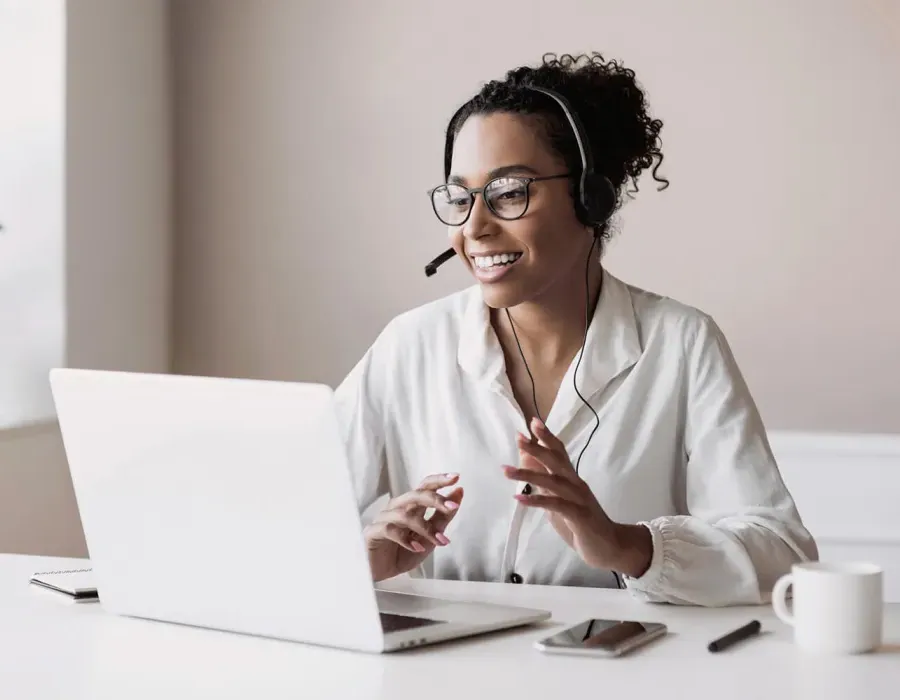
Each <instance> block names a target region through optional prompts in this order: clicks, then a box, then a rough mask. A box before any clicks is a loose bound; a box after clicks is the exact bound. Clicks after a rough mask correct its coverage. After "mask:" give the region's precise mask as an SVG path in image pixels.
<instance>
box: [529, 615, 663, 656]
mask: <svg viewBox="0 0 900 700" xmlns="http://www.w3.org/2000/svg"><path fill="white" fill-rule="evenodd" d="M658 627H660V625H659V624H655V623H649V622H646V623H645V622H634V621H632V620H585V621H584V622H582V623H580V624H578V625H575V626H574V627H569V628H568V629H565V630H563V631H562V632H559V633H558V634H555V635H553V636H552V637H548V638H547V639H545V640H544V641H543V644H544V646H546V647H555V648H559V647H565V648H572V647H580V648H582V649H590V648H596V647H599V648H602V649H610V650H612V649H617V648H618V647H621V646H623V645H625V644H627V643H628V642H630V641H631V640H632V639H634V638H635V637H641V636H644V635H645V634H648V633H650V632H654V631H656V629H657V628H658Z"/></svg>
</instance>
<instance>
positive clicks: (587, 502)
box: [337, 54, 817, 605]
mask: <svg viewBox="0 0 900 700" xmlns="http://www.w3.org/2000/svg"><path fill="white" fill-rule="evenodd" d="M536 88H547V89H549V90H551V91H553V92H554V93H556V94H558V95H560V96H561V97H562V98H563V99H564V100H565V101H566V102H567V103H568V105H569V106H570V107H571V109H572V110H573V111H574V113H575V115H576V117H577V118H579V119H580V122H581V124H582V126H583V130H584V133H585V136H586V137H587V142H588V143H587V144H586V146H587V148H588V154H589V155H588V157H590V154H592V156H593V168H594V171H595V173H596V174H597V177H595V178H593V179H592V180H589V181H588V183H587V185H588V186H589V188H593V189H594V190H595V191H593V192H587V193H586V194H585V195H584V196H585V197H593V204H594V205H596V202H597V201H598V200H599V201H601V202H602V201H603V199H604V198H606V199H608V202H607V204H608V206H607V211H605V212H604V213H603V214H602V215H600V214H597V212H596V211H588V209H592V210H594V209H596V206H593V207H590V206H587V205H588V204H590V203H591V202H587V203H585V202H583V201H582V194H581V191H580V189H579V188H580V176H581V171H582V167H583V162H584V161H583V160H582V155H581V153H580V151H579V148H578V142H577V141H576V136H575V134H576V131H575V130H574V129H573V126H574V125H573V124H570V123H569V121H568V120H567V117H566V115H565V112H564V111H563V107H562V106H561V105H560V103H558V102H557V100H556V99H553V98H552V96H550V95H548V94H546V93H543V92H540V91H539V90H538V89H536ZM661 127H662V123H661V122H660V121H659V120H656V119H652V118H651V117H650V115H649V114H648V108H647V104H646V103H645V100H644V94H643V92H642V90H641V88H640V87H639V86H638V85H637V83H636V82H635V77H634V73H633V72H632V71H631V70H628V69H625V68H623V67H622V66H621V65H620V64H618V63H616V62H614V61H609V62H607V61H605V60H604V59H603V58H602V57H601V56H600V55H598V54H593V55H592V56H579V57H578V58H573V57H571V56H568V55H566V56H563V57H561V58H558V59H557V58H555V57H553V56H549V57H545V58H544V61H543V63H542V65H540V66H539V67H536V68H531V67H522V68H517V69H515V70H512V71H510V72H509V73H508V74H507V75H506V77H505V79H504V80H499V81H492V82H489V83H487V84H486V85H485V86H484V87H483V88H482V89H481V91H480V92H479V93H478V94H477V95H475V96H474V97H473V98H472V99H471V100H469V101H468V102H467V103H465V104H464V105H463V107H462V108H461V109H460V111H458V112H457V113H456V114H455V115H454V117H453V119H452V120H451V122H450V124H449V126H448V132H447V133H448V144H447V145H448V149H447V163H446V169H447V171H448V172H447V174H448V176H449V177H448V178H447V181H446V182H445V183H444V184H442V185H441V186H439V187H437V188H435V189H434V190H433V191H432V193H431V196H432V204H433V206H434V210H435V213H436V214H437V216H438V218H439V219H440V220H441V221H442V222H443V223H445V224H446V225H447V226H448V231H449V236H450V239H451V241H452V246H453V250H454V251H455V253H456V255H457V256H458V259H459V261H460V262H461V264H462V265H464V266H465V267H466V268H467V269H468V270H469V271H470V272H471V273H472V275H473V276H474V277H475V279H476V280H477V282H478V284H477V285H475V286H473V287H472V288H470V289H467V290H465V291H463V292H460V293H457V294H454V295H452V296H449V297H447V298H444V299H441V300H439V301H436V302H433V303H430V304H427V305H425V306H423V307H420V308H418V309H415V310H413V311H410V312H407V313H405V314H403V315H401V316H399V317H398V318H396V319H394V320H393V321H392V322H391V323H390V324H388V326H387V327H386V328H385V329H384V331H383V332H382V333H381V335H380V336H379V337H378V339H377V340H376V342H375V343H374V344H373V346H372V347H371V348H370V349H369V351H368V352H367V353H366V355H365V356H364V357H363V359H362V360H361V361H360V362H359V364H358V365H357V366H356V367H355V368H354V369H353V371H352V372H351V373H350V374H349V375H348V377H347V378H346V380H345V381H344V382H343V383H342V385H341V386H340V387H339V388H338V390H337V398H338V407H339V409H338V410H339V415H340V418H341V420H342V421H343V424H344V425H345V426H346V430H347V432H346V437H347V442H348V445H349V458H350V464H351V468H352V472H353V479H354V484H355V488H356V495H357V498H358V501H359V505H360V507H361V509H365V510H367V512H366V517H365V521H366V526H365V539H366V543H367V545H368V551H369V560H370V565H371V569H372V575H373V577H374V579H375V580H382V579H386V578H389V577H392V576H395V575H398V574H400V573H404V572H408V571H409V572H413V573H417V574H418V575H423V576H430V577H436V578H449V579H469V580H487V581H496V580H503V581H509V582H513V583H517V582H523V581H525V582H528V583H539V584H559V585H580V586H616V585H619V586H624V587H626V588H628V589H629V590H631V591H632V592H633V593H634V594H635V595H636V596H638V597H639V598H641V599H643V600H647V601H657V602H671V603H681V604H696V605H728V604H740V603H760V602H765V601H766V600H768V595H769V593H770V591H771V588H772V585H773V584H774V582H775V581H776V580H777V579H778V577H779V576H781V575H782V574H784V573H785V572H787V571H788V570H789V569H790V566H791V564H793V563H794V562H796V561H801V560H807V559H815V558H817V550H816V545H815V543H814V541H813V538H812V537H811V536H810V534H809V533H808V532H807V531H806V529H805V528H804V526H803V524H802V522H801V520H800V516H799V514H798V513H797V510H796V508H795V506H794V503H793V500H792V498H791V496H790V494H789V493H788V491H787V489H786V488H785V486H784V483H783V482H782V479H781V476H780V474H779V471H778V468H777V466H776V463H775V461H774V459H773V456H772V452H771V450H770V447H769V444H768V441H767V438H766V434H765V430H764V427H763V424H762V421H761V419H760V416H759V414H758V411H757V409H756V407H755V404H754V402H753V399H752V398H751V396H750V393H749V392H748V389H747V386H746V385H745V383H744V380H743V379H742V377H741V374H740V372H739V370H738V368H737V366H736V365H735V361H734V358H733V357H732V354H731V352H730V350H729V347H728V345H727V343H726V341H725V338H724V337H723V335H722V332H721V331H720V330H719V328H718V327H717V325H716V324H715V322H714V321H713V320H712V319H711V318H710V317H709V316H707V315H705V314H704V313H702V312H701V311H698V310H696V309H693V308H690V307H688V306H685V305H683V304H680V303H678V302H676V301H673V300H671V299H668V298H665V297H662V296H659V295H656V294H652V293H650V292H647V291H643V290H640V289H637V288H635V287H632V286H630V285H627V284H625V283H624V282H622V281H620V280H618V279H616V278H615V277H613V276H612V275H611V274H610V273H609V272H607V271H605V270H604V269H603V267H602V264H601V261H600V252H601V247H602V244H603V243H604V241H606V240H607V239H608V237H609V235H610V230H609V222H608V214H609V213H611V212H612V211H613V210H614V209H615V208H617V207H618V206H619V205H620V204H621V201H622V196H623V194H627V193H628V192H627V190H628V189H629V185H630V186H633V187H634V189H637V179H638V176H639V175H640V174H641V173H642V172H643V171H645V170H647V169H648V168H651V167H653V170H652V174H653V177H654V178H655V179H656V180H657V181H658V182H661V183H663V185H666V184H668V183H667V181H665V180H664V179H662V178H659V177H658V176H657V174H656V170H657V168H658V167H659V164H660V163H661V161H662V157H663V156H662V152H661V150H660V138H659V132H660V129H661ZM610 185H611V187H610ZM604 188H607V191H605V192H604V191H603V190H604ZM601 209H602V207H601ZM464 490H465V491H464ZM464 492H465V498H464V497H463V493H464ZM385 495H386V496H389V500H387V501H386V502H384V501H383V499H379V497H380V496H385Z"/></svg>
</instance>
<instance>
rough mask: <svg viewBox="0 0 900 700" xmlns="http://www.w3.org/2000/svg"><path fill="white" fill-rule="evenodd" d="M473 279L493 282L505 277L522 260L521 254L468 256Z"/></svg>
mask: <svg viewBox="0 0 900 700" xmlns="http://www.w3.org/2000/svg"><path fill="white" fill-rule="evenodd" d="M470 258H471V260H472V265H473V267H474V273H475V277H476V278H477V279H478V280H479V281H480V282H495V281H496V280H498V279H500V278H501V277H503V276H504V275H506V274H507V273H508V272H509V271H510V270H511V269H512V268H513V266H515V264H516V263H517V262H519V260H521V259H522V253H518V252H512V253H497V254H495V255H472V256H470Z"/></svg>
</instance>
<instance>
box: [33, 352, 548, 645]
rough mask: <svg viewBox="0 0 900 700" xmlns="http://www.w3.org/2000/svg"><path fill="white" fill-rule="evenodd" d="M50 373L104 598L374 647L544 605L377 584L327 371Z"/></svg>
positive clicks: (433, 638) (419, 640)
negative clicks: (295, 379)
mask: <svg viewBox="0 0 900 700" xmlns="http://www.w3.org/2000/svg"><path fill="white" fill-rule="evenodd" d="M50 384H51V388H52V391H53V398H54V402H55V404H56V409H57V414H58V418H59V423H60V427H61V429H62V436H63V442H64V444H65V450H66V455H67V458H68V462H69V469H70V472H71V475H72V483H73V486H74V489H75V496H76V499H77V502H78V509H79V512H80V514H81V519H82V524H83V527H84V533H85V537H86V540H87V545H88V550H89V555H90V560H91V567H92V569H93V572H94V577H95V580H96V583H97V587H98V589H99V592H100V602H101V605H103V607H104V608H105V609H107V610H108V611H110V612H113V613H117V614H121V615H128V616H133V617H139V618H147V619H153V620H163V621H167V622H175V623H182V624H188V625H195V626H200V627H207V628H213V629H219V630H229V631H234V632H241V633H248V634H255V635H261V636H266V637H274V638H279V639H287V640H292V641H298V642H307V643H312V644H321V645H326V646H333V647H341V648H345V649H356V650H361V651H369V652H383V651H393V650H397V649H402V648H407V647H412V646H419V645H422V644H430V643H433V642H438V641H442V640H447V639H453V638H457V637H464V636H469V635H474V634H479V633H483V632H489V631H495V630H500V629H506V628H510V627H515V626H519V625H526V624H530V623H534V622H538V621H541V620H545V619H547V618H549V617H550V613H549V612H546V611H542V610H529V609H521V608H513V607H504V606H495V605H486V604H477V603H458V602H456V603H455V602H450V601H443V600H436V599H431V598H425V597H420V596H413V595H407V594H400V593H390V592H387V591H377V590H376V587H375V585H374V584H373V582H372V578H371V574H370V571H369V565H368V556H367V554H366V550H365V544H364V540H363V537H362V524H361V520H360V515H359V511H358V509H357V505H356V500H355V496H354V492H353V487H352V482H351V477H350V472H349V470H348V467H347V463H346V454H345V451H344V445H343V443H342V440H341V437H340V432H339V425H338V421H337V415H336V412H335V408H334V404H333V394H332V391H331V389H330V388H329V387H327V386H323V385H317V384H300V383H283V382H268V381H255V380H243V379H220V378H205V377H185V376H177V375H154V374H138V373H125V372H101V371H91V370H76V369H54V370H53V371H52V372H51V373H50Z"/></svg>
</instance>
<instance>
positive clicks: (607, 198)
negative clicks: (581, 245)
mask: <svg viewBox="0 0 900 700" xmlns="http://www.w3.org/2000/svg"><path fill="white" fill-rule="evenodd" d="M525 87H526V88H527V89H528V90H533V91H535V92H539V93H542V94H543V95H546V96H547V97H549V98H551V99H552V100H553V101H554V102H555V103H556V104H557V105H558V106H559V108H560V109H561V110H562V112H563V114H565V116H566V119H567V120H568V122H569V126H570V127H571V128H572V134H573V135H574V136H575V141H576V143H577V144H578V152H579V154H580V156H581V173H580V175H579V177H578V186H577V189H576V192H575V213H576V216H577V217H578V220H579V221H580V222H581V223H582V224H583V225H585V226H590V227H592V228H596V227H599V226H601V225H602V224H603V223H604V222H606V220H607V219H608V218H609V217H610V216H611V215H612V213H613V211H614V210H615V206H616V192H615V188H613V185H612V182H610V180H609V178H607V177H606V176H604V175H601V174H599V173H596V172H595V171H594V158H593V154H592V152H591V147H590V142H589V140H588V137H587V132H586V131H585V130H584V125H583V124H582V123H581V120H580V119H579V118H578V114H577V113H576V112H575V110H574V109H572V107H571V105H570V104H569V101H568V100H567V99H566V98H565V97H563V96H562V95H561V94H559V93H558V92H556V91H554V90H549V89H547V88H543V87H538V86H536V85H527V86H525ZM466 104H468V103H465V104H463V105H462V106H461V107H460V108H459V109H458V110H456V113H455V114H454V115H453V117H452V118H451V119H450V124H449V126H448V128H447V137H446V141H445V144H444V181H445V182H446V180H447V179H448V178H449V177H450V165H451V160H452V157H453V138H454V134H453V126H454V124H455V122H456V118H457V117H458V116H459V114H460V113H461V112H462V111H463V109H465V107H466ZM597 243H598V239H597V236H596V235H594V240H593V241H592V243H591V249H590V251H589V252H588V260H587V265H586V267H585V312H584V313H585V318H584V338H583V340H582V343H581V350H580V351H579V353H578V362H577V363H576V365H575V372H574V373H573V374H572V384H573V386H574V388H575V393H576V394H578V398H580V399H581V401H582V403H584V405H585V406H587V407H588V408H589V409H590V410H591V412H592V413H593V414H594V429H593V430H592V431H591V434H590V435H589V436H588V439H587V442H585V444H584V446H583V447H582V448H581V452H580V453H579V455H578V460H577V461H576V463H575V473H576V474H577V473H578V469H579V467H580V465H581V457H582V455H584V452H585V450H586V449H587V447H588V445H589V444H590V442H591V439H592V438H593V437H594V433H595V432H596V431H597V428H599V427H600V417H599V416H598V415H597V411H595V410H594V407H593V406H591V404H590V403H589V402H588V401H587V399H585V398H584V396H582V395H581V392H580V391H579V390H578V385H577V383H576V381H575V380H576V378H577V377H578V368H579V367H580V366H581V358H582V356H583V355H584V346H585V343H586V342H587V332H588V327H589V326H590V318H589V315H588V313H589V309H590V298H588V294H589V293H590V290H589V284H588V275H589V272H590V261H591V256H592V255H593V253H594V246H596V245H597ZM454 255H456V251H455V250H454V249H453V248H450V249H449V250H446V251H444V252H443V253H441V254H440V255H439V256H437V257H436V258H435V259H434V260H432V261H431V262H430V263H428V264H427V265H426V266H425V275H426V276H427V277H431V276H432V275H434V274H435V273H436V272H437V270H438V268H439V267H440V266H441V265H443V264H444V263H445V262H447V261H448V260H450V258H452V257H453V256H454ZM602 284H603V280H602V278H601V289H602ZM506 315H507V319H508V320H509V325H510V328H512V332H513V337H514V338H515V340H516V345H517V346H518V348H519V355H520V356H521V358H522V362H523V363H524V365H525V371H526V372H527V373H528V377H529V378H530V379H531V392H532V399H533V401H534V411H535V415H537V417H538V419H540V420H541V421H543V418H542V417H541V414H540V410H539V409H538V405H537V391H536V389H535V384H534V377H533V376H532V374H531V369H530V368H529V367H528V362H527V361H526V359H525V353H524V352H523V351H522V345H521V343H519V336H518V334H517V333H516V327H515V324H514V323H513V320H512V317H511V316H510V313H509V309H506ZM530 491H531V489H530V484H526V485H525V490H524V492H525V493H530ZM612 574H613V576H614V577H615V579H616V586H617V587H618V588H622V587H623V586H622V581H621V579H620V577H619V574H618V572H616V571H613V572H612Z"/></svg>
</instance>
